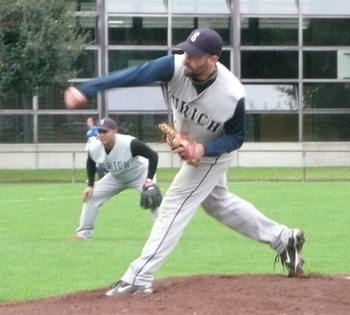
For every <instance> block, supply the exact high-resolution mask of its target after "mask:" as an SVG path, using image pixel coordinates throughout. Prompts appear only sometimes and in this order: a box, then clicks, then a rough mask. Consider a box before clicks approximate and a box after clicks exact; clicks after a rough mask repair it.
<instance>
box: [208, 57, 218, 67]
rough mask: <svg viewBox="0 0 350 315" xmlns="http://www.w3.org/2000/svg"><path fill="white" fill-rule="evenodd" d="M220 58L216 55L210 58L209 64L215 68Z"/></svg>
mask: <svg viewBox="0 0 350 315" xmlns="http://www.w3.org/2000/svg"><path fill="white" fill-rule="evenodd" d="M218 59H219V57H218V56H216V55H213V56H210V58H209V59H208V61H209V64H210V65H212V66H215V65H216V63H217V62H218Z"/></svg>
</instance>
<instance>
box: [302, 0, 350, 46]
mask: <svg viewBox="0 0 350 315" xmlns="http://www.w3.org/2000/svg"><path fill="white" fill-rule="evenodd" d="M349 4H350V1H349ZM329 7H331V6H329ZM349 14H350V13H349ZM349 29H350V19H307V20H304V22H303V41H304V45H305V46H349V43H350V32H349Z"/></svg>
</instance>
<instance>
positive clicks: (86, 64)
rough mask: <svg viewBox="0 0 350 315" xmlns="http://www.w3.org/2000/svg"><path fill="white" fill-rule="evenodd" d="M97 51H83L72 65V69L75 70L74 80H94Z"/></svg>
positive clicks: (96, 73)
mask: <svg viewBox="0 0 350 315" xmlns="http://www.w3.org/2000/svg"><path fill="white" fill-rule="evenodd" d="M97 56H98V51H97V50H84V51H83V52H82V54H81V55H80V56H79V57H78V59H77V61H76V62H75V63H74V67H75V68H76V69H77V75H76V78H94V77H96V76H97V75H98V72H97V64H98V59H97Z"/></svg>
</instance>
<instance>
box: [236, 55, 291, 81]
mask: <svg viewBox="0 0 350 315" xmlns="http://www.w3.org/2000/svg"><path fill="white" fill-rule="evenodd" d="M241 56H242V58H241V62H242V67H241V68H242V70H241V71H242V78H243V79H258V78H266V79H296V78H298V52H297V51H242V52H241Z"/></svg>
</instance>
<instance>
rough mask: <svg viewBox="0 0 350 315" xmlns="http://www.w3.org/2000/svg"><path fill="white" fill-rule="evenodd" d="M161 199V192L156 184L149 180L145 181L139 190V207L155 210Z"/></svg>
mask: <svg viewBox="0 0 350 315" xmlns="http://www.w3.org/2000/svg"><path fill="white" fill-rule="evenodd" d="M162 199H163V197H162V193H161V192H160V190H159V188H158V186H157V185H156V184H154V183H152V182H151V181H146V182H145V184H144V185H143V187H142V191H141V199H140V206H141V208H143V209H152V210H155V209H157V208H158V207H159V206H160V204H161V203H162Z"/></svg>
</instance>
